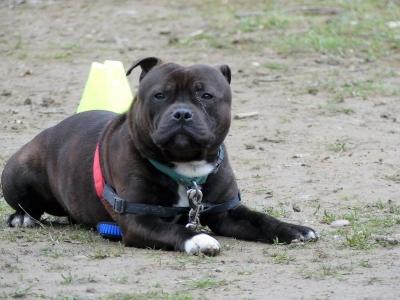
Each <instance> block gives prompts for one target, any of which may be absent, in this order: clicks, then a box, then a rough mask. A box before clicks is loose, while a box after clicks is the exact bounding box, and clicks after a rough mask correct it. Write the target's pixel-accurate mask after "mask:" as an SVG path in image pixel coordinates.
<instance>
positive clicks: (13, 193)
mask: <svg viewBox="0 0 400 300" xmlns="http://www.w3.org/2000/svg"><path fill="white" fill-rule="evenodd" d="M34 150H35V147H34V144H32V142H31V143H29V144H27V145H25V146H24V147H23V148H22V149H21V150H19V151H18V152H17V153H16V154H14V155H13V156H12V157H11V158H10V160H9V161H8V162H7V164H6V166H5V168H4V171H3V173H2V176H1V183H2V187H3V194H4V199H5V200H6V202H7V203H8V204H9V205H10V206H11V207H12V208H14V209H15V213H13V214H11V215H10V216H9V218H8V221H7V224H8V226H10V227H32V226H34V225H35V223H36V221H35V220H40V217H41V216H42V214H43V213H44V211H45V210H46V205H47V203H46V201H45V199H46V195H44V194H43V193H42V190H44V187H45V186H46V182H47V180H43V179H44V177H45V174H43V172H40V171H39V170H40V168H38V164H40V162H38V158H37V157H38V156H37V155H35V154H36V153H35V152H34Z"/></svg>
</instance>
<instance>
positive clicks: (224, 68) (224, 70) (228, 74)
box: [216, 65, 231, 84]
mask: <svg viewBox="0 0 400 300" xmlns="http://www.w3.org/2000/svg"><path fill="white" fill-rule="evenodd" d="M216 68H217V69H218V70H219V71H221V73H222V75H224V77H225V78H226V81H228V83H229V84H230V83H231V68H229V66H228V65H218V66H216Z"/></svg>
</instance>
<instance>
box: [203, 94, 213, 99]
mask: <svg viewBox="0 0 400 300" xmlns="http://www.w3.org/2000/svg"><path fill="white" fill-rule="evenodd" d="M212 98H214V96H213V95H211V94H209V93H204V94H202V95H201V99H205V100H210V99H212Z"/></svg>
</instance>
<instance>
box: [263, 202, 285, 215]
mask: <svg viewBox="0 0 400 300" xmlns="http://www.w3.org/2000/svg"><path fill="white" fill-rule="evenodd" d="M264 212H265V213H266V214H267V215H270V216H271V217H274V218H286V217H288V216H289V210H288V209H287V208H286V207H285V206H284V205H283V204H280V205H278V206H275V207H272V206H270V207H267V208H265V209H264Z"/></svg>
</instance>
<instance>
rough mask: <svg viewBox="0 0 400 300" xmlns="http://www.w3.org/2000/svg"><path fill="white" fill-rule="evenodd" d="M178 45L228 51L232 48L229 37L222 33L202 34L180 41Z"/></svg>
mask: <svg viewBox="0 0 400 300" xmlns="http://www.w3.org/2000/svg"><path fill="white" fill-rule="evenodd" d="M178 44H179V45H182V46H189V47H193V46H194V45H197V46H200V47H201V48H215V49H228V48H231V46H232V43H231V41H230V40H229V36H227V35H226V34H223V33H220V32H202V33H199V34H196V35H193V36H189V37H186V38H182V39H179V40H178Z"/></svg>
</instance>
